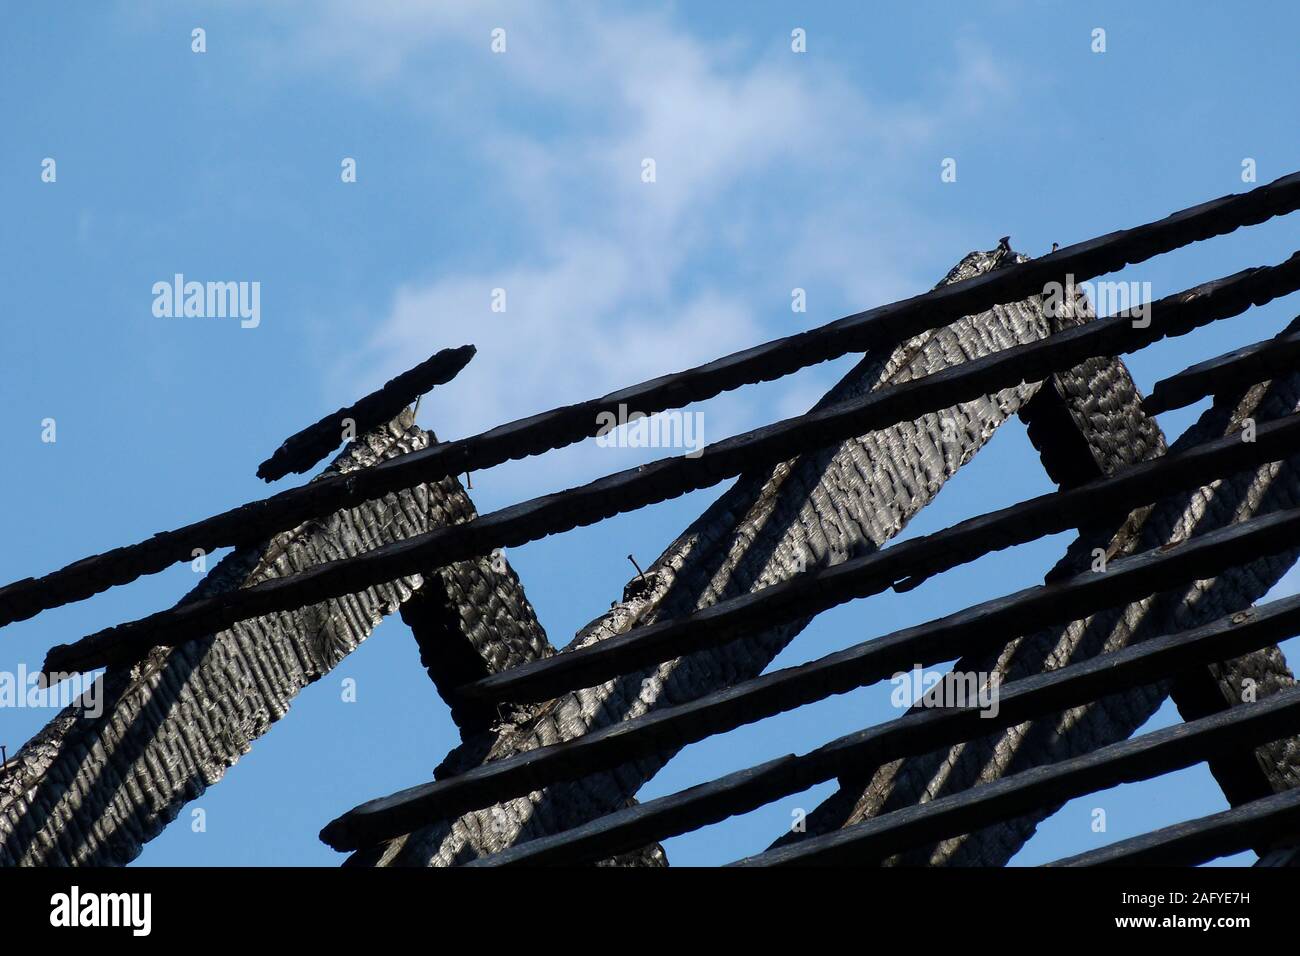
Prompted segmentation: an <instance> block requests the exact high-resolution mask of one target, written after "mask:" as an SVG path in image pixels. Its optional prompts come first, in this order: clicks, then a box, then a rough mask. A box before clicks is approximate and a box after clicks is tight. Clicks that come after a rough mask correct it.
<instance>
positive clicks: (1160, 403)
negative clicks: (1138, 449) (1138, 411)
mask: <svg viewBox="0 0 1300 956" xmlns="http://www.w3.org/2000/svg"><path fill="white" fill-rule="evenodd" d="M1297 323H1300V319H1297ZM1297 358H1300V328H1296V323H1292V325H1291V327H1289V328H1288V329H1287V330H1286V331H1284V332H1283V333H1282V334H1280V335H1277V336H1275V337H1273V338H1271V339H1267V340H1265V341H1263V342H1256V343H1255V344H1253V345H1247V346H1245V347H1244V348H1239V349H1235V350H1233V351H1231V352H1225V353H1224V354H1223V355H1219V356H1216V357H1215V358H1212V359H1206V360H1205V361H1204V362H1198V363H1197V364H1196V365H1192V366H1189V367H1188V368H1185V369H1183V370H1182V371H1181V372H1178V373H1177V374H1175V375H1171V376H1169V377H1168V378H1164V379H1161V380H1160V381H1158V382H1156V384H1155V386H1154V387H1153V388H1152V390H1151V394H1150V395H1149V396H1147V398H1146V399H1145V400H1144V401H1143V402H1142V410H1143V411H1144V412H1146V413H1147V414H1148V415H1158V414H1160V413H1161V412H1167V411H1170V410H1171V409H1175V408H1183V407H1185V406H1187V405H1191V404H1193V403H1195V402H1199V401H1200V400H1201V399H1202V398H1205V397H1206V396H1209V395H1218V394H1222V393H1226V392H1229V391H1232V390H1234V389H1240V388H1243V387H1245V386H1248V385H1253V384H1254V383H1255V382H1262V381H1265V380H1267V379H1270V378H1273V377H1274V376H1276V375H1279V374H1283V373H1286V372H1290V371H1293V370H1294V369H1295V363H1296V359H1297Z"/></svg>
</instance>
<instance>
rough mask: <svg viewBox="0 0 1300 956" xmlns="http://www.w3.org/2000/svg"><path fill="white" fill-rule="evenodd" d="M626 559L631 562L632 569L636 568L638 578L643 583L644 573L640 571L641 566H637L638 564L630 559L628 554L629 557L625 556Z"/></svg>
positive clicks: (632, 558) (633, 559) (634, 559)
mask: <svg viewBox="0 0 1300 956" xmlns="http://www.w3.org/2000/svg"><path fill="white" fill-rule="evenodd" d="M627 559H628V560H629V561H631V562H632V567H634V568H636V573H637V575H639V576H640V578H641V580H642V581H644V580H645V572H644V571H642V570H641V565H639V564H637V563H636V558H634V557H632V555H630V554H629V555H628V556H627Z"/></svg>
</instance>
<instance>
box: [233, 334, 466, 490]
mask: <svg viewBox="0 0 1300 956" xmlns="http://www.w3.org/2000/svg"><path fill="white" fill-rule="evenodd" d="M475 351H476V350H475V348H474V346H472V345H462V346H460V347H459V348H454V349H443V350H442V351H441V352H437V353H436V354H434V355H432V356H430V357H429V358H427V359H425V360H424V361H423V362H421V363H420V364H419V365H417V366H415V368H412V369H407V370H406V371H405V372H403V373H402V374H400V375H398V376H395V377H394V378H391V379H389V380H388V382H386V383H385V384H384V385H382V386H381V387H380V388H378V389H376V390H375V391H373V392H371V393H370V394H369V395H367V396H365V397H364V398H361V399H359V400H358V401H356V402H355V403H353V404H352V405H348V406H347V407H346V408H340V409H339V410H338V411H336V412H334V413H333V414H331V415H326V416H325V417H324V418H322V419H321V420H320V421H318V422H316V423H315V424H314V425H308V426H307V427H306V428H304V429H303V430H302V431H300V432H298V433H297V434H294V435H290V436H289V437H288V438H286V439H285V440H284V443H283V444H281V445H280V447H279V448H277V449H276V450H275V454H273V455H272V456H271V457H270V458H268V459H267V460H266V461H264V462H262V463H261V464H260V465H258V466H257V477H259V478H261V479H262V480H263V481H276V480H278V479H280V478H283V477H284V476H285V475H287V474H289V473H290V472H293V473H296V474H301V473H302V472H304V471H307V470H309V469H310V468H312V467H313V466H314V465H315V464H316V463H317V462H319V461H320V460H321V459H323V458H324V457H325V456H327V455H328V454H329V453H330V452H332V451H333V450H334V449H335V448H337V447H338V446H339V445H340V444H342V443H343V441H344V438H343V431H344V423H345V422H348V421H350V422H351V423H352V428H351V430H352V434H354V435H364V434H365V433H366V432H368V431H370V430H371V429H372V428H377V427H379V426H380V425H382V424H384V422H389V421H392V420H393V419H394V418H395V417H397V413H398V412H400V411H401V410H402V409H403V408H405V407H406V406H408V405H410V404H411V403H412V402H414V401H415V400H416V399H417V398H419V397H420V396H421V395H423V394H424V393H425V392H427V391H429V390H430V389H431V388H433V387H434V386H437V385H446V384H447V383H448V382H450V381H451V380H452V379H453V378H455V377H456V376H457V375H459V374H460V371H461V369H463V368H464V367H465V366H466V365H468V364H469V360H470V359H472V358H473V357H474V353H475Z"/></svg>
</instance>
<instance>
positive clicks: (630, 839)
mask: <svg viewBox="0 0 1300 956" xmlns="http://www.w3.org/2000/svg"><path fill="white" fill-rule="evenodd" d="M1297 629H1300V597H1291V598H1287V599H1284V600H1280V601H1275V602H1272V603H1270V604H1267V605H1265V606H1263V607H1260V608H1257V609H1254V610H1252V611H1249V612H1242V613H1238V614H1234V615H1233V616H1232V617H1230V618H1223V619H1220V620H1218V621H1214V622H1212V623H1210V624H1208V625H1204V626H1202V627H1199V628H1194V629H1192V630H1190V631H1183V632H1179V633H1176V634H1167V635H1164V636H1162V637H1158V638H1153V639H1152V640H1150V641H1146V642H1144V643H1142V644H1138V645H1135V646H1133V647H1129V648H1124V649H1123V650H1120V651H1116V652H1115V653H1113V654H1109V655H1106V656H1104V657H1094V658H1091V659H1089V660H1085V661H1080V662H1079V663H1077V664H1070V665H1068V666H1066V667H1063V668H1060V669H1059V670H1054V671H1048V672H1045V673H1040V674H1036V675H1034V676H1033V677H1027V678H1024V679H1022V680H1019V681H1015V682H1013V683H1011V684H1008V685H1006V687H1004V688H1002V689H1001V695H1000V698H999V710H998V713H997V714H995V715H992V716H989V717H985V716H981V715H980V713H979V709H978V707H972V708H960V707H952V708H927V709H917V710H912V711H909V712H908V713H907V714H906V715H904V716H902V717H900V718H898V719H896V720H894V721H890V722H887V723H885V724H882V725H878V726H876V727H872V728H869V729H867V730H864V731H860V732H858V733H855V734H850V735H847V736H845V737H842V738H840V739H839V740H836V741H832V742H831V743H829V744H827V745H825V746H824V747H822V748H819V749H818V750H817V751H814V752H812V753H809V754H806V755H803V756H799V757H794V756H786V757H782V758H778V759H777V760H774V761H770V762H768V763H765V764H761V765H759V766H755V767H750V768H747V769H745V770H742V771H738V772H736V773H733V774H728V775H726V776H725V777H722V778H720V779H718V780H714V781H709V782H707V783H704V784H701V785H699V786H696V787H691V788H689V789H687V790H683V791H681V792H679V793H674V794H670V795H667V796H664V797H661V798H658V799H655V800H651V801H648V802H646V803H644V804H642V805H641V806H639V807H636V808H629V809H626V810H622V811H619V812H617V813H614V814H610V815H608V816H605V817H601V818H599V819H597V820H592V821H590V822H588V823H586V824H583V825H582V826H579V827H575V828H574V829H572V830H567V831H564V832H562V833H557V834H553V835H550V836H546V837H542V838H539V839H536V840H531V841H529V842H527V843H523V844H520V845H518V846H514V847H511V848H509V849H506V850H504V851H502V852H501V853H499V854H495V855H493V856H490V857H485V858H483V860H482V861H481V863H482V865H486V866H505V865H515V864H531V865H538V864H545V865H568V864H575V863H584V862H587V861H588V860H591V859H595V858H598V857H599V856H602V855H604V854H607V853H610V852H615V851H617V850H618V849H619V848H621V847H623V846H628V845H633V844H635V843H637V842H639V841H641V840H644V839H665V838H667V837H670V836H676V835H679V834H681V833H685V832H688V831H690V830H693V829H696V828H698V827H701V826H705V825H708V824H711V823H716V822H719V821H721V820H723V819H725V818H726V817H728V816H731V815H733V814H736V813H741V812H745V811H747V810H751V809H753V808H755V807H757V806H761V805H762V804H764V803H768V802H771V801H772V800H774V799H779V798H781V797H785V796H789V795H792V794H795V793H798V792H800V791H801V790H803V789H806V788H807V787H808V786H811V785H813V784H815V783H819V782H821V781H822V780H823V779H829V778H830V777H832V776H834V775H836V774H838V773H840V772H842V771H844V770H851V769H852V766H853V765H854V764H855V763H858V762H860V761H862V760H863V759H869V758H868V755H870V756H872V757H874V758H875V759H881V758H882V757H883V756H884V755H886V754H889V753H907V752H911V753H917V752H920V751H921V750H923V749H924V748H926V747H930V746H933V745H934V744H935V743H937V742H957V741H960V740H963V739H969V738H970V737H972V736H978V735H979V733H980V731H981V730H986V729H987V728H988V727H991V726H1001V727H1005V726H1008V725H1012V724H1016V723H1020V722H1022V721H1024V720H1026V719H1031V718H1035V717H1040V716H1043V715H1046V714H1049V713H1052V712H1055V711H1059V709H1060V708H1062V707H1065V706H1069V705H1071V704H1078V703H1084V702H1087V701H1090V700H1094V699H1096V698H1097V697H1099V696H1105V695H1109V694H1114V693H1119V692H1123V691H1125V690H1128V689H1130V688H1133V687H1137V686H1141V685H1143V684H1146V683H1150V682H1152V681H1155V680H1159V679H1161V678H1164V677H1167V676H1169V675H1170V674H1172V673H1174V672H1176V671H1177V670H1179V669H1180V668H1184V667H1188V666H1196V665H1204V664H1208V663H1209V662H1211V661H1214V660H1217V659H1219V658H1221V657H1223V656H1226V655H1233V654H1237V653H1243V652H1248V651H1251V650H1253V649H1255V648H1259V647H1263V646H1266V645H1267V644H1270V643H1273V642H1276V641H1277V640H1279V639H1281V638H1284V637H1288V636H1291V635H1293V634H1295V633H1297ZM759 680H762V678H759ZM922 806H929V804H922ZM912 809H913V808H905V809H903V810H900V811H898V812H899V813H902V814H903V815H904V819H906V815H907V814H908V813H911V812H912ZM876 819H881V820H883V819H887V818H884V817H882V818H876ZM951 832H960V831H959V830H958V831H951Z"/></svg>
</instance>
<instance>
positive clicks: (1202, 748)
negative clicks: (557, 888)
mask: <svg viewBox="0 0 1300 956" xmlns="http://www.w3.org/2000/svg"><path fill="white" fill-rule="evenodd" d="M1297 730H1300V688H1292V689H1290V690H1285V691H1281V692H1280V693H1277V694H1274V695H1273V696H1271V697H1268V698H1266V699H1264V700H1262V701H1259V702H1257V703H1250V704H1242V705H1240V706H1238V707H1230V708H1228V709H1227V710H1222V711H1219V712H1218V713H1216V714H1211V715H1210V716H1208V717H1202V718H1201V719H1200V720H1194V721H1191V722H1189V723H1186V724H1177V725H1175V726H1173V727H1166V728H1164V729H1163V730H1157V731H1154V732H1152V733H1149V734H1143V735H1142V736H1140V737H1134V738H1132V739H1130V740H1124V741H1121V742H1119V743H1115V744H1110V745H1109V746H1106V747H1101V748H1099V749H1097V750H1094V751H1092V752H1091V753H1087V754H1082V755H1080V756H1078V757H1072V758H1070V759H1069V760H1063V761H1061V762H1060V763H1054V764H1048V765H1046V766H1043V767H1034V768H1032V769H1030V770H1025V771H1022V772H1020V773H1017V774H1012V775H1011V776H1009V777H1003V778H1002V779H1001V780H997V781H995V782H993V783H989V784H984V785H982V786H977V787H972V788H971V789H969V790H964V791H962V792H961V793H955V794H953V795H951V796H948V797H943V798H941V799H939V800H932V801H930V802H928V803H922V804H918V805H915V806H912V807H907V808H905V809H901V810H896V811H894V812H892V813H887V814H884V815H883V816H879V817H874V818H872V819H870V820H866V821H864V822H862V823H859V824H855V825H854V826H851V827H845V828H844V829H842V830H836V831H834V832H833V833H828V834H825V835H824V836H818V837H812V838H811V839H808V840H803V841H800V842H799V843H795V844H791V845H789V846H785V847H780V848H778V849H774V850H768V851H767V852H765V853H760V854H758V855H756V856H752V857H748V858H746V859H744V860H740V861H738V862H737V863H735V864H732V865H733V866H736V865H739V866H798V865H802V866H807V865H830V864H837V863H848V862H856V863H862V862H868V861H877V860H880V859H882V858H884V857H888V856H890V855H891V854H893V853H896V852H898V851H899V850H905V849H907V848H909V847H913V846H918V845H921V844H925V843H929V842H931V841H933V840H939V839H943V838H945V837H951V836H956V835H958V834H961V833H970V832H971V831H974V830H979V829H981V828H983V827H986V826H988V825H989V824H992V823H999V822H1001V821H1003V820H1010V819H1014V818H1015V817H1017V816H1020V815H1021V814H1024V813H1027V812H1029V811H1031V810H1036V809H1039V808H1041V807H1056V806H1060V805H1061V804H1063V803H1065V802H1066V801H1067V800H1072V799H1073V798H1075V797H1081V796H1083V795H1084V794H1088V793H1094V792H1096V791H1098V790H1106V789H1109V788H1110V787H1114V786H1118V785H1119V784H1121V783H1134V782H1136V781H1138V780H1150V779H1151V778H1153V777H1158V776H1160V775H1161V774H1165V773H1172V772H1173V771H1175V770H1182V769H1184V768H1186V767H1190V766H1193V765H1194V764H1198V763H1200V762H1201V761H1203V760H1207V759H1209V758H1210V757H1212V756H1215V755H1217V754H1222V753H1227V752H1230V751H1231V750H1232V749H1233V748H1240V747H1243V746H1249V747H1255V746H1257V745H1259V744H1263V743H1268V742H1269V741H1271V740H1277V739H1278V738H1281V737H1288V736H1291V735H1292V734H1294V733H1296V731H1297Z"/></svg>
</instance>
